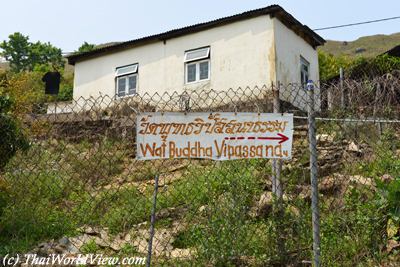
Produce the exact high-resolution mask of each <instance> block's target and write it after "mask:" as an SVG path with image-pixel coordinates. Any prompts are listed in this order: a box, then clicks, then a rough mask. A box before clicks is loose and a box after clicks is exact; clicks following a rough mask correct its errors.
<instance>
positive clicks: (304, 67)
mask: <svg viewBox="0 0 400 267" xmlns="http://www.w3.org/2000/svg"><path fill="white" fill-rule="evenodd" d="M309 73H310V63H308V61H307V60H305V59H304V58H303V57H300V81H301V84H302V85H303V86H307V82H308V78H309Z"/></svg>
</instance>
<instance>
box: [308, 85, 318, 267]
mask: <svg viewBox="0 0 400 267" xmlns="http://www.w3.org/2000/svg"><path fill="white" fill-rule="evenodd" d="M307 94H308V139H309V149H310V177H311V209H312V228H313V254H314V266H315V267H319V266H320V249H321V241H320V218H319V203H318V175H317V170H318V165H317V164H318V163H317V137H316V125H315V111H314V83H313V81H308V83H307Z"/></svg>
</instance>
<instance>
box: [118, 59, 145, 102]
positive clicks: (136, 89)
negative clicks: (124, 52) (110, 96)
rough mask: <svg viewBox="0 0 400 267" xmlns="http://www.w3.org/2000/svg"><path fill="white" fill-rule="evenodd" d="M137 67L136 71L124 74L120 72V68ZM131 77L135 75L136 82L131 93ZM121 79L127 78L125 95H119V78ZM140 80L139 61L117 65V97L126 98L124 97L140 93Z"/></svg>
mask: <svg viewBox="0 0 400 267" xmlns="http://www.w3.org/2000/svg"><path fill="white" fill-rule="evenodd" d="M131 66H132V67H135V69H134V71H130V72H126V73H123V74H118V70H120V69H123V68H127V67H131ZM130 77H135V79H136V83H135V88H134V93H132V94H130V93H129V91H130V90H129V78H130ZM120 79H125V94H124V95H119V80H120ZM138 80H139V63H135V64H129V65H125V66H121V67H117V68H116V69H115V95H116V98H124V97H131V96H134V95H136V94H137V93H138Z"/></svg>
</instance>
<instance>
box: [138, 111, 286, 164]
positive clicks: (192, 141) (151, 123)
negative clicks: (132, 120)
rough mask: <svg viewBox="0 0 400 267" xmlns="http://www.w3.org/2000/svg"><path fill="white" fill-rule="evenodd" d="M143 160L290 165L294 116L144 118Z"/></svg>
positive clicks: (141, 128)
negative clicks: (282, 162) (272, 160)
mask: <svg viewBox="0 0 400 267" xmlns="http://www.w3.org/2000/svg"><path fill="white" fill-rule="evenodd" d="M136 125H137V133H136V134H137V135H136V138H137V139H136V143H137V158H138V159H141V160H150V159H168V158H205V159H213V160H233V159H253V158H275V159H290V158H291V155H292V141H293V114H274V113H273V114H270V113H261V114H258V113H228V112H220V113H205V112H204V113H187V114H184V113H180V112H179V113H178V112H169V113H158V112H156V113H142V114H140V115H138V118H137V124H136Z"/></svg>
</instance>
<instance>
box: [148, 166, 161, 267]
mask: <svg viewBox="0 0 400 267" xmlns="http://www.w3.org/2000/svg"><path fill="white" fill-rule="evenodd" d="M157 193H158V174H157V175H156V177H155V181H154V194H153V207H152V209H151V219H150V237H149V248H148V253H147V261H146V266H147V267H150V263H151V255H152V250H153V237H154V225H155V223H156V207H157Z"/></svg>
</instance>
